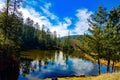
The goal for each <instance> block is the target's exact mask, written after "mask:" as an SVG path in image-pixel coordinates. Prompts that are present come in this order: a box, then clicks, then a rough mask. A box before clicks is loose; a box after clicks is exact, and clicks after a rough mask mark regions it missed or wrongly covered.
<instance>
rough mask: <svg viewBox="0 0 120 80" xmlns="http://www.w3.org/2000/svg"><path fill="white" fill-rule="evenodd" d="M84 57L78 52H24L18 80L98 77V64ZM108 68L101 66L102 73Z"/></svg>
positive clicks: (21, 57)
mask: <svg viewBox="0 0 120 80" xmlns="http://www.w3.org/2000/svg"><path fill="white" fill-rule="evenodd" d="M83 55H84V54H83V53H80V52H77V51H74V52H69V51H67V52H65V51H54V50H49V51H45V50H32V51H28V52H22V53H21V56H20V75H19V78H18V80H30V79H31V80H32V79H33V80H34V79H35V80H37V79H40V78H41V79H45V78H56V77H64V76H80V75H82V76H84V75H85V76H91V75H97V74H98V64H97V63H96V62H92V61H90V60H87V59H85V58H84V56H83ZM106 68H107V67H106V66H105V65H101V73H106ZM110 70H111V69H110ZM111 71H112V70H111Z"/></svg>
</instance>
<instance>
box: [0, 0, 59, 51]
mask: <svg viewBox="0 0 120 80" xmlns="http://www.w3.org/2000/svg"><path fill="white" fill-rule="evenodd" d="M20 3H21V0H15V1H11V0H6V6H5V7H4V8H3V10H2V11H1V12H0V49H6V48H10V49H14V50H29V49H36V48H39V49H58V48H59V42H60V40H59V38H57V33H56V31H54V32H53V33H51V32H50V30H49V29H47V30H46V29H45V26H44V25H43V26H39V24H38V23H34V21H33V20H31V19H30V18H27V19H26V20H23V17H22V13H21V12H19V11H18V9H19V7H20ZM40 25H42V24H40ZM40 27H42V29H40Z"/></svg>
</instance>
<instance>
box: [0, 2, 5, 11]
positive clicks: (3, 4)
mask: <svg viewBox="0 0 120 80" xmlns="http://www.w3.org/2000/svg"><path fill="white" fill-rule="evenodd" d="M4 6H5V3H4V0H0V10H1V9H3V7H4Z"/></svg>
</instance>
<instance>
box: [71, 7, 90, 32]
mask: <svg viewBox="0 0 120 80" xmlns="http://www.w3.org/2000/svg"><path fill="white" fill-rule="evenodd" d="M91 14H92V12H91V11H88V10H87V9H79V10H77V14H76V17H77V18H78V21H77V22H76V23H75V29H74V30H73V32H75V33H77V34H84V33H85V31H87V30H88V28H89V25H88V21H87V19H88V18H89V17H90V15H91Z"/></svg>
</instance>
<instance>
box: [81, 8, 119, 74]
mask: <svg viewBox="0 0 120 80" xmlns="http://www.w3.org/2000/svg"><path fill="white" fill-rule="evenodd" d="M88 22H89V26H90V28H89V29H88V31H89V34H85V35H84V38H82V39H84V45H80V46H79V48H80V49H81V50H82V51H84V52H85V53H88V54H90V55H91V56H93V57H94V58H95V59H97V61H98V65H99V66H98V70H99V71H98V72H99V73H98V74H100V73H101V72H100V66H101V65H100V63H101V62H100V59H105V60H107V72H110V66H111V65H110V63H111V61H112V63H113V64H112V68H113V69H114V64H115V62H117V61H119V60H120V6H118V7H117V8H112V9H111V10H110V11H107V9H106V8H104V7H102V6H100V7H99V8H98V11H96V12H95V13H94V14H92V15H91V17H90V19H88ZM113 71H114V70H113Z"/></svg>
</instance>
